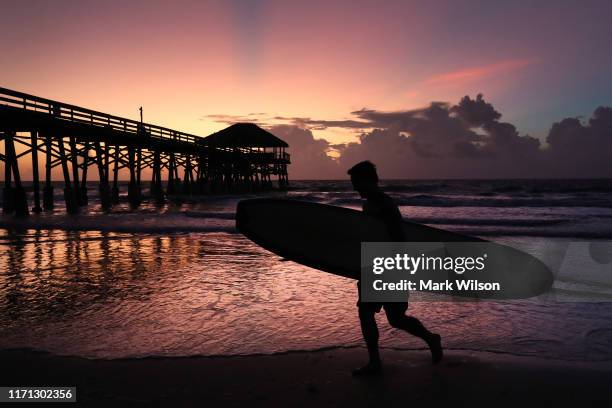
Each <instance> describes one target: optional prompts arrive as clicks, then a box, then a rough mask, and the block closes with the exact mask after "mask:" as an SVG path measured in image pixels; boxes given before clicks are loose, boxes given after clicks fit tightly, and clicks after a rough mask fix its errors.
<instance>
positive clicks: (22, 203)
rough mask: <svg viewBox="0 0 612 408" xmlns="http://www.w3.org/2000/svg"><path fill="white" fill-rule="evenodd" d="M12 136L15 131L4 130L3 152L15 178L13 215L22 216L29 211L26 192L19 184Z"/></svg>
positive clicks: (19, 179)
mask: <svg viewBox="0 0 612 408" xmlns="http://www.w3.org/2000/svg"><path fill="white" fill-rule="evenodd" d="M14 137H15V132H6V138H5V153H6V157H7V161H9V162H10V163H11V168H12V170H13V177H14V178H15V188H13V190H12V193H13V196H12V198H13V205H14V207H13V208H14V210H15V215H19V216H24V215H28V214H29V213H30V211H29V210H28V199H27V196H26V192H25V189H24V188H23V185H22V184H21V177H20V176H19V163H18V161H17V153H16V152H15V143H14V140H13V138H14Z"/></svg>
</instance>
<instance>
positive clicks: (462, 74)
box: [424, 59, 535, 86]
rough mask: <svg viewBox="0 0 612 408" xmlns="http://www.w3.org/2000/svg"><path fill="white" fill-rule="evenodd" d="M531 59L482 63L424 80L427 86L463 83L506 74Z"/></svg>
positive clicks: (531, 60)
mask: <svg viewBox="0 0 612 408" xmlns="http://www.w3.org/2000/svg"><path fill="white" fill-rule="evenodd" d="M534 62H535V60H533V59H512V60H506V61H501V62H497V63H494V64H488V65H483V66H480V67H469V68H464V69H460V70H456V71H451V72H445V73H443V74H438V75H434V76H432V77H430V78H428V79H427V80H425V82H424V85H427V86H449V85H452V86H457V85H465V84H467V83H471V82H474V81H477V80H481V79H484V78H488V77H491V76H494V75H500V74H506V73H508V72H510V71H515V70H517V69H521V68H524V67H526V66H528V65H530V64H532V63H534Z"/></svg>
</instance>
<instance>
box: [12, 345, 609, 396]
mask: <svg viewBox="0 0 612 408" xmlns="http://www.w3.org/2000/svg"><path fill="white" fill-rule="evenodd" d="M381 351H382V357H383V361H384V363H385V371H384V373H383V375H381V376H379V377H373V378H356V377H353V376H352V375H351V373H350V370H351V369H352V368H355V367H357V366H359V365H360V364H362V363H363V362H364V361H365V359H366V355H367V354H366V351H365V349H363V348H362V347H353V348H334V349H325V350H319V351H294V352H285V353H279V354H269V355H248V356H209V357H204V356H196V357H188V356H186V357H143V358H126V359H118V360H90V359H85V358H81V357H65V356H57V355H53V354H50V353H47V352H42V351H33V350H26V349H13V350H3V351H0V361H1V362H2V367H3V370H1V373H2V374H0V378H1V381H0V385H2V386H37V385H39V386H76V387H77V401H78V402H80V403H85V404H86V405H90V406H108V404H109V403H112V404H117V403H120V404H127V405H132V406H133V405H170V404H172V405H174V406H195V405H198V404H199V405H205V406H206V405H210V404H213V405H217V404H218V405H222V406H239V405H240V406H242V405H245V406H262V405H265V406H311V405H316V406H345V405H350V406H354V407H361V406H370V405H374V404H375V405H379V406H402V405H403V406H405V405H406V404H409V403H415V402H416V403H423V402H459V403H462V404H463V403H469V404H472V405H474V404H476V405H481V404H485V403H495V404H496V405H500V404H501V405H506V404H507V405H515V404H517V403H524V402H536V401H538V402H548V403H550V402H563V403H567V402H574V403H578V404H584V403H588V402H602V401H612V391H611V390H610V388H609V385H608V384H609V381H611V380H612V361H602V362H586V361H580V362H579V361H565V360H553V359H544V358H540V357H519V356H514V355H507V354H497V353H490V352H484V351H478V352H469V351H453V350H450V351H447V352H446V354H445V358H444V360H443V361H442V362H441V363H440V364H439V365H437V366H432V365H431V362H430V356H429V353H428V352H426V351H425V350H422V351H421V350H418V351H412V350H410V351H403V350H396V349H383V350H381ZM196 402H197V403H198V404H196Z"/></svg>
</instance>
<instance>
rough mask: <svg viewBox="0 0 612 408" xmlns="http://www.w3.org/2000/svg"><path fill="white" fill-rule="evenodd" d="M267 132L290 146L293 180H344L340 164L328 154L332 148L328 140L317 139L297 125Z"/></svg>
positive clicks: (272, 127)
mask: <svg viewBox="0 0 612 408" xmlns="http://www.w3.org/2000/svg"><path fill="white" fill-rule="evenodd" d="M267 130H268V131H269V132H271V133H272V134H273V135H275V136H277V137H280V138H281V139H283V140H284V141H285V142H287V143H288V144H289V149H288V151H289V153H290V154H291V165H290V166H289V176H290V177H291V178H293V179H298V180H309V179H320V178H326V179H338V178H342V173H341V172H340V168H339V167H338V163H337V162H336V161H335V160H334V159H332V158H331V157H330V156H328V154H327V153H328V151H329V150H330V149H331V148H332V146H331V145H330V143H329V142H328V141H327V140H325V139H315V138H314V136H313V134H312V132H311V131H310V130H309V129H303V128H300V127H298V126H295V125H275V126H271V127H269V128H267Z"/></svg>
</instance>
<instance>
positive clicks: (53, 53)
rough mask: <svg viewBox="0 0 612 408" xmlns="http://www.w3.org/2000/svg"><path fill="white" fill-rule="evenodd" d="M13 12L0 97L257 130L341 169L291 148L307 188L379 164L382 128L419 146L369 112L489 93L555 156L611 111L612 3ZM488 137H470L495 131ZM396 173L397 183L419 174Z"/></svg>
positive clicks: (73, 6) (7, 13)
mask: <svg viewBox="0 0 612 408" xmlns="http://www.w3.org/2000/svg"><path fill="white" fill-rule="evenodd" d="M0 7H1V9H2V12H1V13H0V55H2V64H0V86H3V87H6V88H11V89H15V90H18V91H22V92H27V93H32V94H35V95H38V96H43V97H46V98H50V99H56V100H60V101H63V102H68V103H73V104H76V105H79V106H84V107H88V108H91V109H95V110H100V111H104V112H109V113H113V114H116V115H118V116H124V117H129V118H134V119H137V118H138V115H139V113H138V108H139V107H140V106H143V109H144V118H145V121H147V122H150V123H154V124H160V125H164V126H167V127H170V128H175V129H178V130H182V131H186V132H190V133H194V134H198V135H202V136H205V135H208V134H210V133H212V132H214V131H217V130H220V129H222V128H224V127H226V126H227V125H228V124H230V123H233V122H235V121H253V122H256V123H259V124H260V125H262V126H265V127H267V128H268V129H271V130H274V132H276V133H277V135H279V136H285V137H288V138H291V141H292V142H293V145H294V146H301V147H302V149H303V150H304V151H306V150H309V151H311V153H309V154H312V155H314V156H316V157H318V158H319V159H320V161H321V166H323V167H321V169H323V168H325V166H327V165H329V166H331V167H330V168H329V169H327V168H326V170H320V171H318V170H317V171H314V172H313V171H312V170H310V169H307V168H306V167H307V163H308V161H309V160H311V159H312V157H310V156H308V155H306V154H304V153H302V152H301V151H298V150H297V149H296V148H291V153H292V154H293V155H294V156H295V157H296V159H297V163H295V165H294V173H295V174H297V176H298V177H299V178H304V177H315V178H321V177H323V178H334V177H336V176H337V175H338V174H344V172H343V171H342V170H341V168H340V167H339V165H340V164H342V165H345V164H346V165H348V164H349V162H348V161H347V160H348V158H350V157H353V158H354V159H355V160H357V159H359V158H361V157H362V156H364V157H366V158H367V154H365V155H364V154H363V152H362V153H360V154H359V155H355V154H354V153H355V148H356V147H361V148H364V144H363V141H364V140H366V139H367V138H372V137H374V138H375V139H376V140H377V141H378V140H379V139H381V137H380V134H381V132H383V133H384V132H387V133H388V132H392V133H393V132H395V133H394V138H395V139H394V140H395V142H397V140H396V139H398V138H399V139H400V141H402V142H403V141H405V140H404V139H401V138H410V137H413V139H416V138H419V137H420V138H422V135H421V136H419V135H418V134H416V133H415V132H417V133H418V132H419V131H420V130H415V129H412V130H410V129H403V128H402V129H400V128H401V126H400V127H398V126H396V125H397V123H395V122H392V121H391V122H389V121H383V122H380V121H378V122H376V121H372V120H370V119H371V118H369V117H368V116H367V115H364V112H376V113H389V114H391V113H402V112H404V113H405V112H417V111H419V112H425V111H426V109H428V107H431V106H438V105H436V104H434V105H432V102H444V103H447V104H448V105H446V108H445V109H447V111H448V112H450V113H451V115H456V113H453V109H452V107H453V106H456V105H457V104H459V102H460V100H461V98H462V97H464V96H466V95H469V96H470V98H472V100H476V98H477V95H478V94H483V96H484V100H485V101H486V103H489V104H492V106H493V107H494V110H495V111H497V112H499V113H500V114H501V119H495V120H496V121H498V122H500V121H503V122H500V123H511V124H512V125H513V126H514V127H515V130H516V132H517V133H518V135H519V137H525V138H528V137H533V138H535V139H537V140H538V141H539V142H540V146H539V149H543V150H546V149H547V148H548V147H549V146H548V139H549V137H550V132H551V129H552V127H553V124H554V123H560V122H561V121H563V120H564V119H566V118H575V117H579V118H581V120H582V123H583V124H584V125H588V120H589V118H591V117H592V115H593V114H594V112H595V110H596V109H597V108H598V107H600V106H610V105H612V81H610V73H611V72H612V53H611V52H610V45H609V39H610V38H612V24H610V21H612V19H611V18H612V2H610V1H559V0H557V1H512V2H497V1H495V2H492V1H461V0H457V1H391V0H390V1H383V2H381V1H367V2H363V1H331V2H330V1H320V2H319V1H248V0H241V1H238V0H236V1H167V2H161V1H129V2H125V1H117V2H113V1H104V2H102V1H61V0H60V1H54V2H48V1H34V0H33V1H28V2H14V1H4V0H0ZM408 115H410V114H408ZM370 125H371V126H370ZM381 126H386V127H381ZM482 126H483V124H482V123H481V124H479V125H478V126H476V127H471V128H469V127H468V128H469V129H471V130H473V131H474V132H475V133H477V134H489V133H490V130H491V129H489V130H488V131H487V130H486V129H484V130H483V129H482ZM419 129H420V128H419ZM445 129H446V128H445ZM274 132H273V133H274ZM434 133H435V132H434ZM436 135H438V134H437V133H436ZM438 136H439V135H438ZM489 136H490V135H489ZM296 138H297V139H296ZM442 139H443V138H442ZM432 140H433V139H432ZM525 140H529V139H525ZM557 140H561V139H557ZM608 141H609V138H608V139H606V143H609V142H608ZM414 143H415V140H409V144H411V145H414ZM471 143H479V142H475V141H472V142H471ZM290 144H291V143H290ZM355 144H358V145H360V146H355ZM524 144H528V143H524ZM392 145H393V143H391V144H390V145H389V146H392ZM607 146H608V145H607ZM380 148H381V149H382V150H384V147H380ZM388 148H389V147H387V149H388ZM408 149H409V150H410V151H411V152H412V153H414V152H415V151H416V152H417V153H418V149H416V150H415V148H414V146H412V147H409V148H408ZM596 150H598V149H592V151H596ZM321 154H323V155H324V157H321ZM343 155H344V159H346V160H343V157H342V156H343ZM330 157H331V160H332V162H331V164H330V163H329V161H328V158H330ZM381 157H382V156H381ZM382 158H383V159H384V157H382ZM515 159H516V158H515ZM601 159H602V160H603V159H604V158H601ZM466 160H468V159H466ZM469 160H472V159H469ZM398 161H401V160H400V159H398ZM432 163H433V162H431V161H430V162H429V164H427V163H424V162H423V163H421V165H422V166H425V169H426V170H427V168H433V165H432ZM509 163H511V161H510V162H509ZM509 165H511V164H509ZM396 167H397V168H395V167H394V168H393V169H388V175H389V176H393V177H400V178H401V177H403V176H408V174H404V173H407V172H409V171H410V172H412V171H413V170H414V169H412V168H406V167H402V166H401V165H399V164H398V166H396ZM447 167H448V166H447ZM451 167H452V166H451ZM600 170H601V171H600ZM608 170H609V169H607V168H605V169H595V170H594V171H591V172H588V174H587V173H585V175H598V174H600V173H601V174H604V175H605V174H608V173H607V172H608ZM449 171H450V172H451V173H453V174H456V172H455V171H453V170H452V168H450V167H449ZM471 171H472V172H475V171H476V170H471ZM542 171H543V173H542V175H549V174H552V175H557V174H561V173H559V172H558V171H556V170H555V171H552V170H551V171H545V170H542ZM290 172H291V169H290ZM510 173H512V172H510ZM510 173H509V174H510ZM411 174H412V173H411ZM419 174H422V176H424V177H427V176H428V175H431V176H432V177H433V176H434V175H436V176H444V174H445V173H436V172H429V171H421V172H419ZM460 174H463V173H461V172H460ZM468 174H471V173H470V172H465V175H468ZM502 175H503V174H502ZM510 175H512V174H510ZM290 176H291V173H290Z"/></svg>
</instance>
